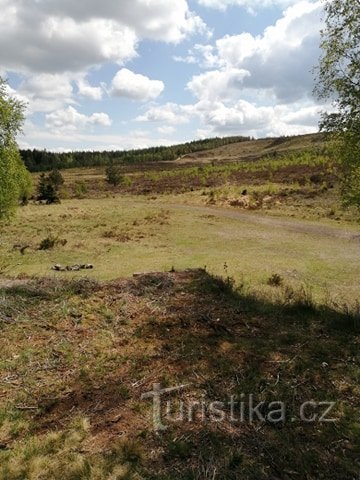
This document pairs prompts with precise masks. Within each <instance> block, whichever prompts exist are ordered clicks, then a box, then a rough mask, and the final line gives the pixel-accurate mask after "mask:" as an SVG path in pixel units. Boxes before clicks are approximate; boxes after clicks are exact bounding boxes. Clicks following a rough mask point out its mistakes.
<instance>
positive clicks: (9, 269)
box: [0, 136, 360, 480]
mask: <svg viewBox="0 0 360 480" xmlns="http://www.w3.org/2000/svg"><path fill="white" fill-rule="evenodd" d="M121 168H122V175H123V176H122V181H121V184H120V185H119V186H118V187H111V186H110V185H108V184H107V183H106V181H105V171H104V168H91V169H81V170H80V169H79V170H67V171H64V172H62V173H63V176H64V179H65V184H64V186H63V187H62V190H61V196H62V200H61V203H60V204H54V205H44V204H40V203H39V202H35V201H31V202H30V203H29V204H28V205H27V206H24V207H21V208H19V210H18V213H17V216H16V218H15V219H14V220H13V221H12V222H10V223H7V224H2V225H1V230H0V330H1V335H0V480H45V479H46V480H50V479H51V480H57V479H62V480H82V479H86V480H129V479H131V480H147V479H150V480H152V479H153V480H155V479H160V480H171V479H179V480H236V479H242V480H269V479H271V480H278V479H281V480H299V479H301V480H303V479H304V480H305V479H306V480H321V479H322V480H355V479H356V478H357V474H358V472H359V464H358V455H357V440H358V438H359V423H358V404H359V396H360V391H359V354H358V352H359V335H358V333H359V325H360V323H359V322H360V302H359V299H360V284H359V278H360V229H359V212H358V211H355V210H350V209H345V208H343V207H342V206H341V203H340V201H339V184H338V181H337V178H336V165H334V161H333V160H331V159H329V158H328V156H327V155H326V151H325V149H324V145H323V139H322V137H321V136H305V137H299V138H293V139H269V140H260V141H257V142H254V141H252V142H243V143H241V144H239V145H238V146H237V144H232V145H227V146H225V147H220V148H219V149H214V150H213V151H208V152H204V153H202V152H198V153H196V154H191V155H188V156H186V155H185V156H183V157H182V158H180V159H178V160H177V161H175V162H173V163H169V162H167V163H164V164H159V163H156V164H153V165H143V166H139V165H133V166H131V165H124V166H122V167H121ZM34 179H35V182H36V181H37V179H38V175H34ZM55 264H60V265H62V266H71V265H75V264H92V265H93V269H91V270H81V271H79V272H75V271H54V270H52V267H53V266H54V265H55ZM156 272H157V273H156ZM134 274H136V275H135V276H134ZM156 383H159V384H161V386H162V387H164V388H167V387H168V388H171V387H175V386H177V385H188V387H186V388H185V389H184V390H183V391H182V390H181V391H179V392H177V393H176V394H175V395H174V396H173V395H172V393H171V392H169V397H167V398H175V400H174V401H175V405H178V402H179V400H182V401H183V402H199V401H201V400H202V401H205V402H214V401H215V402H223V404H224V405H225V404H226V405H227V403H226V402H227V401H228V399H229V398H230V397H231V396H235V397H237V398H241V395H242V394H246V395H249V394H253V395H255V397H256V400H257V401H259V402H262V405H261V409H262V410H261V412H262V414H263V415H264V418H265V420H264V422H255V423H249V422H244V423H240V424H239V423H233V422H231V421H230V420H229V415H226V418H225V419H224V421H209V412H207V413H206V418H205V420H204V418H203V419H202V420H201V419H199V418H196V419H195V420H194V421H193V422H186V421H185V422H184V421H183V422H180V421H177V422H176V421H174V422H170V423H169V425H168V428H167V429H166V430H165V431H163V432H156V431H154V427H153V422H152V419H153V411H152V404H151V400H144V399H142V394H144V393H146V392H149V391H151V390H152V388H153V385H154V384H156ZM273 401H282V402H284V404H286V419H284V420H281V421H280V422H275V423H274V422H271V421H269V409H270V405H271V402H273ZM309 401H310V402H317V405H318V404H321V402H334V407H333V410H332V412H331V416H332V418H333V421H331V422H319V421H315V422H304V421H301V418H299V408H300V405H301V404H302V403H303V402H309ZM226 408H227V407H226ZM226 413H227V414H228V413H229V412H228V410H226Z"/></svg>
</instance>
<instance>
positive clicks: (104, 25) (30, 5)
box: [0, 0, 207, 73]
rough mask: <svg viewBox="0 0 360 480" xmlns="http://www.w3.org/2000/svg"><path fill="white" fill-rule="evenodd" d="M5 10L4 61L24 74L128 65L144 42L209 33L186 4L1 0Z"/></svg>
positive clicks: (0, 33)
mask: <svg viewBox="0 0 360 480" xmlns="http://www.w3.org/2000/svg"><path fill="white" fill-rule="evenodd" d="M0 11H1V18H0V44H1V50H0V63H1V65H2V66H3V67H4V68H5V69H7V70H14V71H23V72H29V71H32V72H48V73H60V72H65V71H66V72H69V71H71V72H74V71H84V70H86V69H87V68H89V67H90V66H93V65H99V64H102V63H104V62H107V61H113V62H118V63H120V64H123V63H124V62H126V61H128V60H129V59H131V58H134V57H135V56H136V48H137V44H138V42H139V41H140V40H142V39H147V38H150V39H155V40H161V41H165V42H174V43H176V42H179V41H181V40H182V39H184V38H186V37H187V36H189V35H191V34H193V33H195V32H203V33H205V32H206V31H207V27H206V25H205V23H204V22H203V21H202V20H201V18H199V17H198V16H197V15H195V14H194V13H193V12H191V11H190V10H189V7H188V4H187V2H186V0H173V1H172V2H166V1H164V0H147V1H144V0H122V1H121V2H114V1H113V0H103V1H102V2H98V1H95V0H85V1H83V2H74V1H73V0H71V1H70V0H62V1H61V2H59V1H57V0H38V1H36V2H26V1H24V0H0Z"/></svg>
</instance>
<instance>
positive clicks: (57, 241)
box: [39, 235, 67, 250]
mask: <svg viewBox="0 0 360 480" xmlns="http://www.w3.org/2000/svg"><path fill="white" fill-rule="evenodd" d="M66 244H67V240H66V239H65V238H58V237H54V236H53V235H49V236H48V237H46V238H44V239H43V240H41V242H40V245H39V250H52V249H53V248H54V247H55V246H56V245H62V246H65V245H66Z"/></svg>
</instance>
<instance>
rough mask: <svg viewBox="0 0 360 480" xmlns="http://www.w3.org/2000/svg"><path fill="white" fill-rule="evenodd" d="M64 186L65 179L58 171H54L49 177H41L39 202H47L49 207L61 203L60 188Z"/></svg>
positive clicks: (38, 189) (42, 175)
mask: <svg viewBox="0 0 360 480" xmlns="http://www.w3.org/2000/svg"><path fill="white" fill-rule="evenodd" d="M63 184H64V178H63V176H62V175H61V173H60V172H59V171H58V170H53V171H52V172H50V173H49V174H48V175H45V173H42V174H41V175H40V179H39V183H38V188H37V192H38V194H37V197H36V198H37V200H39V201H45V202H46V203H47V204H48V205H50V204H51V203H60V197H59V192H58V190H59V187H60V186H61V185H63Z"/></svg>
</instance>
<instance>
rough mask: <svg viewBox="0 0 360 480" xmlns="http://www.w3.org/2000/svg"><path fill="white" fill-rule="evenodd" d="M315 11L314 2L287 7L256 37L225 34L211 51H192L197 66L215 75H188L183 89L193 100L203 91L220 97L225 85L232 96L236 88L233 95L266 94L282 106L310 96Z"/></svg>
mask: <svg viewBox="0 0 360 480" xmlns="http://www.w3.org/2000/svg"><path fill="white" fill-rule="evenodd" d="M321 11H322V6H321V3H320V2H315V3H311V2H309V1H306V0H305V1H301V2H299V3H297V4H296V5H294V6H291V7H289V8H288V9H287V10H286V11H285V12H284V14H283V16H282V18H280V19H279V20H278V21H277V22H276V23H275V25H272V26H270V27H268V28H266V29H265V31H264V33H263V34H262V35H259V36H253V35H251V34H250V33H246V32H244V33H241V34H240V35H232V36H230V35H226V36H225V37H223V38H221V39H218V40H217V41H216V43H215V45H214V46H212V45H204V46H199V45H198V46H196V48H194V49H192V50H191V54H192V55H194V53H195V52H197V53H198V54H199V56H200V57H199V63H200V64H202V65H203V66H205V67H207V68H214V67H217V68H218V70H214V71H212V72H207V73H206V74H201V75H198V76H194V77H193V79H192V80H191V82H190V83H189V85H188V87H189V89H190V90H191V91H192V92H193V93H194V94H195V96H197V97H198V98H200V97H202V96H204V95H207V92H208V91H212V95H214V96H220V97H222V98H224V95H228V94H229V93H228V92H227V89H226V88H225V87H226V85H227V84H228V85H229V86H230V87H231V90H232V93H233V94H235V93H236V92H235V90H236V89H237V91H238V96H239V95H242V94H243V93H244V91H245V90H246V89H252V90H254V91H257V92H261V91H267V95H268V96H270V97H271V96H272V95H273V96H275V97H276V99H277V101H279V102H282V103H291V102H294V101H298V100H300V99H301V98H303V97H310V96H311V95H312V88H313V83H314V79H313V74H312V68H313V66H314V65H316V64H317V61H318V57H319V53H320V51H319V40H320V29H321V18H320V17H321ZM236 71H237V72H238V73H237V76H236ZM245 72H247V74H245ZM234 75H235V78H234ZM241 77H242V78H241ZM197 85H198V86H200V85H201V88H196V86H197ZM202 92H203V93H202Z"/></svg>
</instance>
